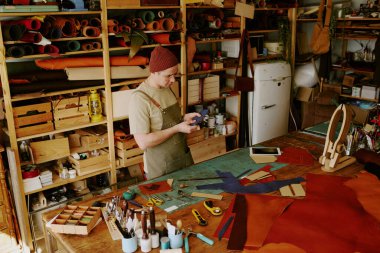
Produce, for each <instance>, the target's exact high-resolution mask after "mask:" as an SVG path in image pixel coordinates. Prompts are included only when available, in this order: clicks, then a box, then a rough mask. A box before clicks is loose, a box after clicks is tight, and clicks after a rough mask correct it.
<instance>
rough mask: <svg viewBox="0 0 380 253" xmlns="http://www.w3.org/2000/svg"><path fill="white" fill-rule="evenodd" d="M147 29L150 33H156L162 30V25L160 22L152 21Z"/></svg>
mask: <svg viewBox="0 0 380 253" xmlns="http://www.w3.org/2000/svg"><path fill="white" fill-rule="evenodd" d="M146 29H147V30H148V31H156V30H158V29H160V23H159V22H158V21H152V22H150V23H148V24H146Z"/></svg>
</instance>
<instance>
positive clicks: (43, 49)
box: [37, 45, 59, 54]
mask: <svg viewBox="0 0 380 253" xmlns="http://www.w3.org/2000/svg"><path fill="white" fill-rule="evenodd" d="M37 50H38V52H39V53H40V54H58V53H59V48H58V47H57V46H54V45H45V46H37Z"/></svg>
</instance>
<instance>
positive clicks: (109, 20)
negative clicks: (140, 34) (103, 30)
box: [107, 19, 119, 26]
mask: <svg viewBox="0 0 380 253" xmlns="http://www.w3.org/2000/svg"><path fill="white" fill-rule="evenodd" d="M107 25H108V26H113V25H119V21H117V20H116V19H108V20H107Z"/></svg>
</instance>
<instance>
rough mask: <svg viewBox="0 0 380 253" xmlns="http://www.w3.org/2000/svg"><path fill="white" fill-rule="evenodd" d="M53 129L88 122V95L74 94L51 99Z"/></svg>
mask: <svg viewBox="0 0 380 253" xmlns="http://www.w3.org/2000/svg"><path fill="white" fill-rule="evenodd" d="M52 106H53V114H54V125H55V129H63V128H67V127H72V126H78V125H84V124H88V123H90V117H89V114H88V97H87V96H76V97H69V98H62V99H56V100H53V101H52Z"/></svg>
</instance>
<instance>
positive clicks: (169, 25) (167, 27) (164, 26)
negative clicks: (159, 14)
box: [158, 18, 174, 32]
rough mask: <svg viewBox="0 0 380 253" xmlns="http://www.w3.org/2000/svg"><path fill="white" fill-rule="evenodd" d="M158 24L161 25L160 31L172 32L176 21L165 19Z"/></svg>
mask: <svg viewBox="0 0 380 253" xmlns="http://www.w3.org/2000/svg"><path fill="white" fill-rule="evenodd" d="M158 22H159V23H160V30H164V31H167V32H170V31H172V30H173V28H174V20H173V19H172V18H163V19H160V20H159V21H158Z"/></svg>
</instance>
